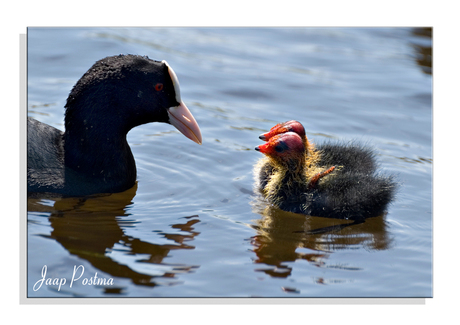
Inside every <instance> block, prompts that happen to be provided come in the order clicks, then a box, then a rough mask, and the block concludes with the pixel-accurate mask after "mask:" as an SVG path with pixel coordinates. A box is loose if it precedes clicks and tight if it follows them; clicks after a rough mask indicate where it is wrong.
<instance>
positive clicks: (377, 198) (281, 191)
mask: <svg viewBox="0 0 460 325" xmlns="http://www.w3.org/2000/svg"><path fill="white" fill-rule="evenodd" d="M255 149H256V150H257V151H260V152H262V153H263V154H265V155H266V156H267V158H268V164H269V166H270V168H271V173H267V172H266V171H264V170H263V169H261V168H263V166H264V165H261V164H258V165H256V168H255V173H256V174H257V173H258V174H259V175H258V178H259V180H261V181H259V182H258V184H257V186H258V189H259V190H260V192H261V193H262V195H263V196H264V197H265V199H266V200H267V201H268V202H269V203H270V204H272V205H274V206H276V207H278V208H280V209H281V210H284V211H289V212H294V213H302V214H306V215H312V216H318V217H328V218H339V219H350V220H363V219H365V218H368V217H373V216H378V215H381V214H383V212H384V211H385V209H386V207H387V205H388V203H389V202H390V201H391V199H392V198H393V194H394V189H395V183H394V181H393V179H392V177H386V176H379V175H376V174H371V173H362V172H361V171H360V170H359V168H358V169H355V168H348V169H342V168H341V167H340V166H337V167H336V166H331V167H329V168H327V167H319V166H317V165H314V164H310V161H309V159H308V155H307V152H306V149H305V145H304V141H303V139H302V138H301V137H300V136H299V135H298V134H297V133H294V132H286V133H281V134H278V135H275V136H273V137H271V138H270V139H269V140H268V142H267V143H265V144H263V145H260V146H258V147H256V148H255ZM355 167H356V166H355ZM256 177H257V175H256ZM264 177H265V179H263V178H264Z"/></svg>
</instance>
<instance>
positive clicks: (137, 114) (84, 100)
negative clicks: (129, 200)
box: [27, 55, 202, 196]
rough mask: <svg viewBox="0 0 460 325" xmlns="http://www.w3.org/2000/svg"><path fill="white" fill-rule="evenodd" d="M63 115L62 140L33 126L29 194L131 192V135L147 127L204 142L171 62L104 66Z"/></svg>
mask: <svg viewBox="0 0 460 325" xmlns="http://www.w3.org/2000/svg"><path fill="white" fill-rule="evenodd" d="M65 108H66V111H65V132H64V133H63V132H61V131H59V130H57V129H56V128H54V127H51V126H49V125H47V124H44V123H41V122H39V121H37V120H34V119H32V118H28V126H27V131H28V135H27V190H28V194H32V193H43V192H51V193H57V194H61V195H65V196H82V195H89V194H95V193H115V192H121V191H124V190H127V189H129V188H131V187H132V186H133V185H134V183H135V181H136V164H135V162H134V157H133V155H132V153H131V149H130V147H129V145H128V142H127V141H126V135H127V133H128V132H129V131H130V130H131V129H132V128H133V127H136V126H138V125H141V124H144V123H149V122H163V123H170V124H172V125H174V126H175V127H176V128H177V129H178V130H179V131H180V132H181V133H182V134H184V135H185V136H186V137H188V138H190V139H191V140H193V141H195V142H197V143H199V144H201V141H202V139H201V132H200V128H199V126H198V124H197V123H196V121H195V118H194V117H193V115H192V114H191V113H190V111H189V110H188V108H187V107H186V106H185V104H184V103H183V102H182V100H181V97H180V90H179V82H178V80H177V77H176V75H175V73H174V71H173V70H172V69H171V67H170V66H169V65H168V64H167V63H166V61H154V60H151V59H149V58H148V57H142V56H138V55H118V56H112V57H107V58H104V59H102V60H99V61H97V62H96V63H95V64H94V65H93V66H92V67H91V68H90V69H89V70H88V71H87V72H86V73H85V74H84V75H83V76H82V77H81V79H80V80H79V81H78V82H77V83H76V84H75V86H74V87H73V89H72V91H71V92H70V94H69V97H68V98H67V102H66V105H65Z"/></svg>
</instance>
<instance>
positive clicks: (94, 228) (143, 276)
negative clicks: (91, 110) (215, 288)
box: [28, 184, 200, 293]
mask: <svg viewBox="0 0 460 325" xmlns="http://www.w3.org/2000/svg"><path fill="white" fill-rule="evenodd" d="M136 189H137V184H136V185H135V186H134V187H133V188H131V189H130V190H127V191H125V192H122V193H116V194H110V195H105V196H104V195H102V196H93V197H86V198H58V199H55V202H54V205H53V206H52V207H49V206H46V205H43V202H44V201H42V200H41V199H29V200H28V211H41V212H49V213H51V215H50V216H49V221H50V223H51V227H52V229H53V230H52V232H51V234H50V235H41V236H43V237H48V238H50V239H54V240H56V241H57V242H58V243H60V244H61V245H62V246H63V247H64V248H65V249H66V250H67V251H68V252H69V253H71V254H73V255H76V256H78V257H80V258H82V259H84V260H86V261H88V262H89V263H90V264H91V265H92V266H93V267H95V268H96V269H98V270H100V271H102V272H105V273H106V274H109V275H110V276H111V277H121V278H128V279H131V281H132V282H133V283H135V284H138V285H145V286H152V287H154V286H156V285H159V284H161V285H174V284H178V283H180V281H179V280H178V279H177V274H180V273H184V272H192V271H193V270H194V269H196V268H198V266H196V265H186V264H167V263H164V262H163V260H164V258H165V257H166V256H168V255H169V254H170V252H171V251H173V250H178V249H194V248H195V247H194V246H192V245H190V242H191V241H193V239H194V237H195V236H198V235H199V232H196V231H194V228H193V226H194V225H195V224H196V223H198V222H200V220H199V219H198V216H197V215H192V216H186V217H183V220H184V222H183V223H178V224H174V225H172V226H171V228H172V229H170V230H169V231H154V232H155V235H156V236H162V237H163V238H165V239H167V240H168V242H171V243H170V244H161V245H160V244H155V243H152V242H148V241H145V240H143V239H139V238H135V237H133V236H128V235H126V234H125V230H124V229H127V228H130V227H134V226H135V224H136V223H137V221H136V220H133V219H130V218H129V216H130V213H129V212H127V211H128V210H129V207H130V205H131V204H132V199H133V198H134V196H135V194H136ZM72 267H73V266H72ZM107 290H109V291H110V293H122V291H123V288H118V289H116V288H114V287H113V286H112V287H110V288H106V291H107Z"/></svg>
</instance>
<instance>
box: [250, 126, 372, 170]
mask: <svg viewBox="0 0 460 325" xmlns="http://www.w3.org/2000/svg"><path fill="white" fill-rule="evenodd" d="M289 131H291V132H295V133H297V134H298V135H299V136H300V137H301V138H302V140H303V142H304V146H305V148H306V151H307V155H309V156H313V155H315V154H316V158H315V163H316V164H318V165H320V166H333V165H337V166H342V168H344V169H346V170H347V169H355V170H356V169H357V168H359V170H360V171H361V172H362V173H373V172H374V171H375V170H376V167H377V164H376V162H375V154H374V152H373V150H372V149H371V148H368V147H365V146H363V145H361V144H358V143H350V144H344V143H331V142H328V143H324V144H320V145H314V144H313V143H312V142H310V141H308V139H307V136H306V134H305V128H304V127H303V125H302V124H301V123H300V122H299V121H295V120H291V121H287V122H284V123H279V124H277V125H275V126H274V127H272V128H271V129H270V131H268V132H267V133H264V134H261V135H260V136H259V138H260V139H261V140H264V141H268V140H269V139H270V138H271V137H273V136H275V135H277V134H281V133H285V132H289Z"/></svg>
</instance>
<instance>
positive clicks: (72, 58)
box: [27, 28, 432, 297]
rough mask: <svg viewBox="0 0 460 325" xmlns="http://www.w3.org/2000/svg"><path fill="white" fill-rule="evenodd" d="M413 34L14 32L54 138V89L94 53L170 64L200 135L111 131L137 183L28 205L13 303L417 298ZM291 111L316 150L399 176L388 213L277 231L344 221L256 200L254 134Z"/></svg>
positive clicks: (427, 219)
mask: <svg viewBox="0 0 460 325" xmlns="http://www.w3.org/2000/svg"><path fill="white" fill-rule="evenodd" d="M423 34H424V33H421V31H420V30H418V29H411V28H29V29H28V48H27V51H28V62H27V63H28V105H27V107H28V115H29V116H32V117H34V118H36V119H38V120H40V121H42V122H45V123H48V124H50V125H52V126H54V127H57V128H59V129H61V130H64V126H63V115H64V114H63V113H64V109H63V107H64V104H65V100H66V98H67V95H68V93H69V91H70V89H71V88H72V86H73V85H74V84H75V82H76V81H77V80H78V79H79V78H80V77H81V76H82V75H83V73H84V72H86V70H87V69H88V68H89V67H90V66H91V65H92V64H93V63H94V62H95V61H97V60H99V59H101V58H103V57H106V56H110V55H116V54H120V53H124V54H126V53H132V54H141V55H148V56H149V57H150V58H153V59H158V60H163V59H164V60H167V61H168V63H169V64H170V65H171V66H172V67H173V68H174V70H175V72H176V74H177V76H178V78H179V81H180V84H181V94H182V99H183V100H184V102H185V103H186V104H187V106H188V107H189V109H190V110H191V112H192V113H193V115H194V116H195V118H196V120H197V122H198V123H199V125H200V128H201V131H202V135H203V145H202V146H199V145H197V144H195V143H193V142H192V141H190V140H189V139H187V138H185V137H184V136H182V135H181V134H180V133H179V132H178V131H177V130H175V129H174V128H173V127H172V126H170V125H166V124H159V123H156V124H147V125H143V126H140V127H138V128H136V129H133V130H132V131H131V132H130V133H129V135H128V141H129V143H130V145H131V148H132V151H133V154H134V156H135V159H136V164H137V169H138V183H137V188H134V189H131V190H130V191H127V192H125V193H119V194H115V195H111V196H105V197H98V198H91V199H77V198H75V199H61V200H56V201H54V200H49V199H48V200H45V199H43V200H33V199H29V200H28V202H27V203H28V214H27V220H28V222H27V279H28V281H27V288H28V296H29V297H430V296H432V76H431V70H430V68H429V67H427V66H425V64H424V63H423V62H422V61H423V58H424V56H423V54H424V53H425V52H426V51H427V49H428V50H429V49H430V48H431V37H427V36H424V35H423ZM290 119H297V120H299V121H301V122H302V123H303V125H304V126H305V128H306V130H307V136H308V138H309V139H311V140H313V142H315V143H322V142H324V141H330V140H331V141H335V140H338V141H339V140H340V141H345V142H347V141H358V142H362V143H365V144H368V145H371V146H373V147H374V148H375V150H376V152H377V158H378V160H379V162H380V166H381V170H382V172H383V173H387V174H395V175H396V177H397V180H398V183H399V189H398V192H397V196H396V199H395V200H394V202H393V203H392V204H391V205H390V207H389V209H388V212H387V214H386V215H384V216H382V217H377V218H372V219H368V220H367V221H366V222H365V223H363V224H359V225H353V226H349V227H345V228H343V229H341V230H337V231H326V232H320V233H318V234H314V235H306V234H300V233H295V232H294V231H297V230H299V229H304V230H315V229H321V228H325V227H330V226H334V225H337V224H343V223H344V222H343V221H340V220H330V219H324V218H317V217H305V216H299V215H294V214H288V213H279V212H277V211H273V210H270V209H268V208H267V207H265V206H260V204H257V201H256V200H255V199H254V195H253V194H252V191H253V175H252V168H253V165H254V164H255V163H256V161H257V160H258V159H259V158H261V154H260V153H258V152H256V151H255V150H254V147H255V146H256V145H259V144H260V143H261V142H260V140H259V139H258V135H259V134H260V133H262V132H265V131H267V130H268V129H270V127H272V126H273V125H274V124H276V123H278V122H282V121H286V120H290ZM45 266H46V267H45ZM45 269H46V276H45V278H46V279H45V280H48V281H47V282H46V281H43V283H42V285H41V286H40V283H41V282H40V279H42V272H43V271H44V270H45ZM73 275H74V280H75V281H74V282H72V277H73ZM79 276H80V277H79ZM78 277H79V279H76V278H78ZM63 279H64V280H63ZM64 281H65V283H63V284H61V286H59V283H60V282H64ZM34 289H35V290H34Z"/></svg>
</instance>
